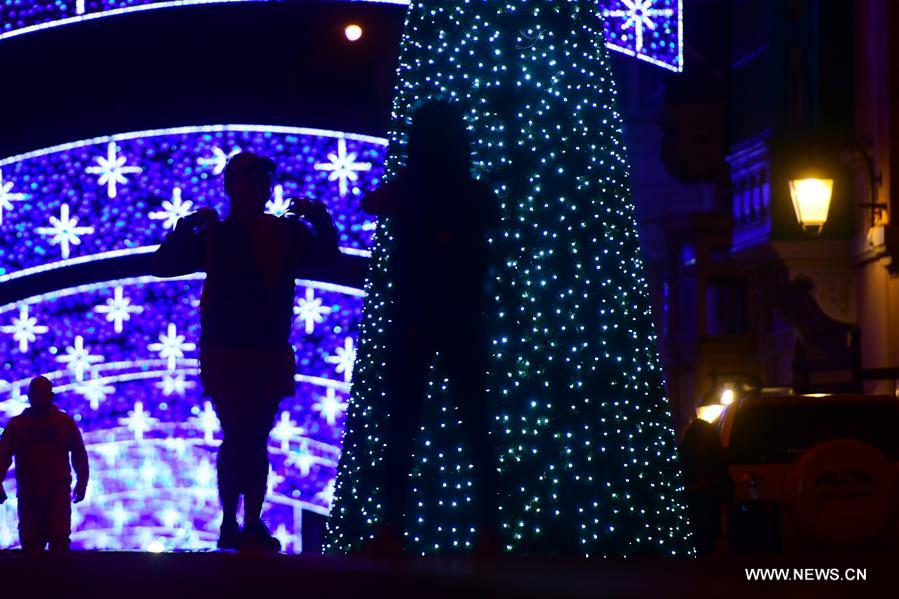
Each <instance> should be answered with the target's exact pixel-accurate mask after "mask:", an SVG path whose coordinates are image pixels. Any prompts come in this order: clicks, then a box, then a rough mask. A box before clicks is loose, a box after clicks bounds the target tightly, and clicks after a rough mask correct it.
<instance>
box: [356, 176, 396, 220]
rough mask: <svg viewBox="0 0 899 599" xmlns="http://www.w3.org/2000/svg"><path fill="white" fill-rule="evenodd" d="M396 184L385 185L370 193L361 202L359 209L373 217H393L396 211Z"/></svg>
mask: <svg viewBox="0 0 899 599" xmlns="http://www.w3.org/2000/svg"><path fill="white" fill-rule="evenodd" d="M394 187H395V184H391V183H385V184H384V185H381V186H380V187H378V188H377V189H375V190H373V191H370V192H368V193H367V194H365V196H364V197H363V198H362V200H361V201H360V202H359V207H360V208H361V209H362V211H363V212H365V213H366V214H371V215H372V216H393V213H394V211H395V210H396V193H395V189H394Z"/></svg>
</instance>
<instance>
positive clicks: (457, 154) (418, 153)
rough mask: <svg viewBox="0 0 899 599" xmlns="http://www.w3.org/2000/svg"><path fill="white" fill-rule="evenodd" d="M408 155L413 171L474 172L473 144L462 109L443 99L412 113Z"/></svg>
mask: <svg viewBox="0 0 899 599" xmlns="http://www.w3.org/2000/svg"><path fill="white" fill-rule="evenodd" d="M407 155H408V159H407V161H406V164H407V166H408V168H409V170H410V171H413V172H424V173H427V174H432V173H433V174H435V175H436V174H443V175H444V176H450V177H452V176H456V177H460V176H471V172H470V170H471V144H470V142H469V140H468V133H467V132H466V125H465V118H464V117H463V116H462V111H461V110H460V109H459V108H458V107H457V106H456V105H455V104H452V103H450V102H445V101H442V100H430V101H428V102H425V103H424V104H422V105H421V106H419V107H418V109H417V110H416V111H415V112H414V113H413V115H412V126H411V128H410V129H409V144H408V147H407Z"/></svg>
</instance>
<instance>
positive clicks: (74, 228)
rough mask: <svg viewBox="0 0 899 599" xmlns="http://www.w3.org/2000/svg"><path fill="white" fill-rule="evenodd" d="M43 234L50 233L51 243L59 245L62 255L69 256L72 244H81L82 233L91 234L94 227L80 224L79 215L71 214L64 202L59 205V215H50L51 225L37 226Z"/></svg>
mask: <svg viewBox="0 0 899 599" xmlns="http://www.w3.org/2000/svg"><path fill="white" fill-rule="evenodd" d="M35 231H37V232H38V233H40V234H41V235H49V236H50V243H51V244H52V245H58V246H59V247H60V250H61V251H62V257H63V258H68V257H69V252H70V251H71V246H73V245H80V244H81V236H82V235H91V234H92V233H93V232H94V228H93V227H86V226H81V227H79V226H78V217H75V216H70V215H69V205H68V204H62V205H61V206H60V207H59V216H58V217H57V216H51V217H50V226H49V227H37V228H36V229H35Z"/></svg>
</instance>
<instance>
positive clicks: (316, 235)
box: [296, 201, 340, 266]
mask: <svg viewBox="0 0 899 599" xmlns="http://www.w3.org/2000/svg"><path fill="white" fill-rule="evenodd" d="M300 215H301V216H302V217H303V219H304V220H305V221H306V222H307V223H309V226H306V225H305V224H302V223H301V225H302V226H303V227H304V228H305V233H306V234H305V235H304V237H305V240H304V243H301V244H299V246H301V247H297V250H296V251H297V252H298V254H299V255H297V256H296V258H297V262H298V263H299V264H301V265H306V266H313V265H315V266H322V265H328V264H332V263H333V262H334V261H336V260H337V258H338V257H339V256H340V249H339V247H338V245H337V226H336V225H335V224H334V220H333V219H332V218H331V214H330V213H329V212H328V209H327V208H325V205H324V204H323V203H321V202H308V201H307V202H304V203H302V204H301V213H300Z"/></svg>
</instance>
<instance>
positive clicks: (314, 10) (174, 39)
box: [0, 2, 405, 157]
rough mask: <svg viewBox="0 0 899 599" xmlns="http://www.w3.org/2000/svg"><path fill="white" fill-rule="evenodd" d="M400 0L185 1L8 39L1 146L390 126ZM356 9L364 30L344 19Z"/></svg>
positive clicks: (1, 83)
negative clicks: (390, 1) (351, 34)
mask: <svg viewBox="0 0 899 599" xmlns="http://www.w3.org/2000/svg"><path fill="white" fill-rule="evenodd" d="M404 12H405V7H404V6H393V5H387V4H369V3H362V2H360V3H335V2H291V3H287V4H273V3H268V2H266V3H247V4H242V3H238V4H234V5H221V4H218V5H213V6H194V7H179V8H177V9H166V10H154V11H147V12H141V13H136V14H128V15H120V16H115V17H110V18H103V19H97V20H93V21H89V22H84V23H79V24H75V25H68V26H65V27H58V28H52V29H48V30H45V31H42V32H41V33H40V34H39V35H23V36H20V37H17V38H12V39H9V40H4V41H3V42H2V43H0V157H6V156H11V155H14V154H18V153H21V152H26V151H30V150H35V149H39V148H44V147H47V146H50V145H55V144H59V143H66V142H70V141H76V140H80V139H85V138H90V137H95V136H100V135H108V134H114V133H122V132H127V131H135V130H141V129H155V128H162V127H176V126H182V125H205V124H227V123H247V124H266V125H291V126H303V127H318V128H326V129H335V130H339V131H351V132H354V133H367V134H372V135H384V134H385V133H386V130H387V125H388V117H389V114H390V98H391V95H392V93H393V78H394V71H395V68H396V56H397V54H398V51H399V40H400V34H401V31H402V25H403V16H404ZM349 23H358V24H360V25H362V27H363V29H364V35H363V37H362V39H361V40H359V41H358V42H356V43H350V42H348V41H347V40H346V38H345V37H344V33H343V29H344V27H345V26H346V25H347V24H349Z"/></svg>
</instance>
